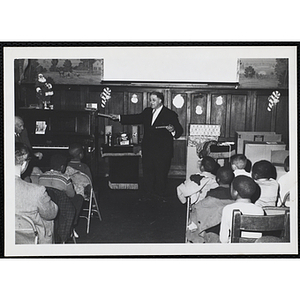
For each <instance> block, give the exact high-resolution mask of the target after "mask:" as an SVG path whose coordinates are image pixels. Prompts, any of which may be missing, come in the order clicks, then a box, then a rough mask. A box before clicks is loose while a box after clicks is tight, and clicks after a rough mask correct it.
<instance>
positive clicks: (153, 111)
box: [151, 109, 156, 125]
mask: <svg viewBox="0 0 300 300" xmlns="http://www.w3.org/2000/svg"><path fill="white" fill-rule="evenodd" d="M155 111H156V109H153V110H152V121H151V125H153V123H154V113H155Z"/></svg>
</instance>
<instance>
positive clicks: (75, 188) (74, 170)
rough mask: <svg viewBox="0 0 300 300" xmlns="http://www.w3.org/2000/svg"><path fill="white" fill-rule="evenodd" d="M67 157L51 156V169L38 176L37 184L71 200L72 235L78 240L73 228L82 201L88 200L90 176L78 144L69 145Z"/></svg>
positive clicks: (75, 224)
mask: <svg viewBox="0 0 300 300" xmlns="http://www.w3.org/2000/svg"><path fill="white" fill-rule="evenodd" d="M69 155H70V160H68V157H67V156H65V155H61V154H55V155H53V156H52V157H51V160H50V168H51V169H50V170H49V171H46V172H44V173H43V174H41V175H40V176H39V178H38V184H39V185H43V186H45V187H46V188H55V189H58V190H60V191H63V192H65V193H66V194H67V196H68V197H69V198H70V199H71V202H72V204H73V205H74V207H75V217H74V222H73V227H74V229H73V234H74V236H75V237H76V238H78V237H79V235H78V233H77V232H76V230H75V228H76V226H77V225H78V220H79V215H80V213H81V209H82V205H83V201H84V200H85V199H86V200H87V199H88V198H89V193H90V190H91V186H92V174H91V171H90V168H89V167H88V166H87V165H86V164H85V163H83V162H82V158H83V156H84V151H83V147H82V146H81V145H80V144H78V143H75V144H72V145H70V147H69Z"/></svg>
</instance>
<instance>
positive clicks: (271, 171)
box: [252, 160, 279, 207]
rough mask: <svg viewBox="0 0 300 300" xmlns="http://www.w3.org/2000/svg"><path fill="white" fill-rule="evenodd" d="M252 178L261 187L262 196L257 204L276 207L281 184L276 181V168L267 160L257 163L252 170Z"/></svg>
mask: <svg viewBox="0 0 300 300" xmlns="http://www.w3.org/2000/svg"><path fill="white" fill-rule="evenodd" d="M252 178H253V179H254V180H255V182H256V183H257V184H258V185H259V187H260V196H259V198H258V200H257V201H256V202H255V205H258V206H261V207H263V206H275V205H276V202H277V197H278V188H279V184H278V182H277V181H276V180H275V179H276V168H275V167H274V166H273V165H272V163H271V162H269V161H267V160H260V161H257V162H256V163H255V164H254V165H253V168H252Z"/></svg>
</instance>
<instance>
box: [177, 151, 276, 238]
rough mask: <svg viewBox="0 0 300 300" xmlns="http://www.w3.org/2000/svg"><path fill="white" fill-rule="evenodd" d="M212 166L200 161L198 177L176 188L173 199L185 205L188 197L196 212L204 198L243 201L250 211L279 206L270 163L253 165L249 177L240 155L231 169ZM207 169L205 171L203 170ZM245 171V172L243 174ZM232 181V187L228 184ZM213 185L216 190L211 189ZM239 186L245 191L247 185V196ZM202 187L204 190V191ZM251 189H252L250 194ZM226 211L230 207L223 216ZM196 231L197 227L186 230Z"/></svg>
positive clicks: (248, 163) (234, 157)
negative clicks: (176, 198)
mask: <svg viewBox="0 0 300 300" xmlns="http://www.w3.org/2000/svg"><path fill="white" fill-rule="evenodd" d="M208 161H209V162H210V163H209V164H207V162H208ZM213 165H214V160H213V158H211V157H204V158H203V159H202V161H201V163H200V173H199V174H193V175H191V176H190V178H189V179H187V180H186V181H185V182H184V183H182V184H181V185H180V186H178V187H177V195H178V198H179V200H180V201H181V202H182V203H185V202H186V197H190V199H191V204H192V205H193V206H194V208H196V207H197V203H198V202H199V201H201V200H203V199H204V198H206V197H208V196H210V197H214V198H218V199H220V200H221V199H226V200H228V199H234V200H236V199H242V200H239V201H238V202H237V204H238V205H239V203H241V202H245V199H247V200H246V201H247V203H248V204H251V205H250V208H253V205H254V204H253V203H255V208H256V207H260V208H261V207H263V206H275V205H276V202H279V201H277V196H278V188H279V184H278V182H277V181H276V169H275V167H274V166H273V165H272V163H270V162H268V161H265V160H262V161H259V162H256V163H255V164H254V165H253V167H252V172H251V173H250V172H248V171H250V170H251V162H249V160H247V158H246V157H245V156H244V155H242V154H238V155H234V156H233V157H232V159H231V168H228V167H220V168H219V169H218V166H217V165H216V164H215V165H214V166H213ZM207 166H209V167H208V168H207ZM246 168H248V169H247V170H246ZM216 169H217V172H216V176H215V177H214V174H213V170H214V171H215V170H216ZM203 171H204V172H206V173H210V175H209V178H210V181H208V180H207V179H206V177H207V174H206V173H204V174H205V175H206V176H204V174H203ZM251 177H252V178H251ZM195 179H197V180H195ZM204 179H205V180H204ZM202 180H203V181H202ZM233 180H234V182H235V184H233V183H232V182H233ZM216 183H217V186H216V185H215V184H216ZM231 183H232V184H231ZM238 183H239V184H238ZM243 184H244V187H245V188H246V186H247V185H248V186H249V187H251V189H250V188H248V189H250V190H249V191H248V194H247V193H246V192H245V191H243V189H242V188H241V187H240V186H242V185H243ZM233 185H235V186H236V189H235V192H234V193H233V191H232V188H233ZM230 186H231V188H230ZM204 187H206V190H205V189H204ZM253 187H255V189H254V190H253ZM241 194H242V195H241ZM250 194H251V195H250ZM237 195H238V197H237ZM249 199H250V200H249ZM249 201H250V202H249ZM195 204H196V205H195ZM241 208H243V204H242V205H241ZM229 209H230V207H229V208H228V209H226V210H225V215H226V214H227V213H226V211H227V210H229ZM241 210H242V209H241ZM252 210H253V209H252ZM254 211H255V210H254ZM259 211H261V210H259ZM229 214H230V213H229ZM230 218H231V216H230ZM225 220H226V219H225ZM190 225H195V224H190ZM196 227H197V225H196V226H195V227H193V226H192V227H189V228H196ZM222 232H223V238H222V241H224V240H226V239H224V229H222ZM227 240H228V239H227Z"/></svg>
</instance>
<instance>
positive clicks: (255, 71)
mask: <svg viewBox="0 0 300 300" xmlns="http://www.w3.org/2000/svg"><path fill="white" fill-rule="evenodd" d="M288 62H289V61H288V58H240V59H238V78H239V84H240V88H251V87H256V88H287V87H288Z"/></svg>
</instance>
